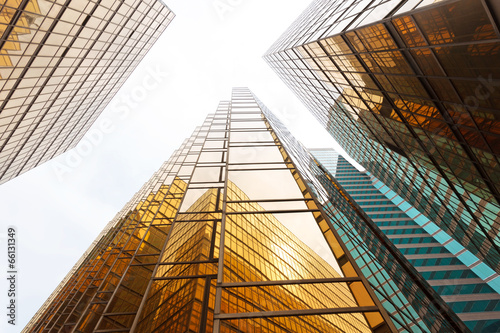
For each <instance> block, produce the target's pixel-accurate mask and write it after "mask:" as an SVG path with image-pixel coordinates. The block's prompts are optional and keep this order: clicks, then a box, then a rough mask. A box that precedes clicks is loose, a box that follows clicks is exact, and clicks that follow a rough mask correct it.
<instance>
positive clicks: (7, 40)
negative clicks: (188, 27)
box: [0, 0, 174, 183]
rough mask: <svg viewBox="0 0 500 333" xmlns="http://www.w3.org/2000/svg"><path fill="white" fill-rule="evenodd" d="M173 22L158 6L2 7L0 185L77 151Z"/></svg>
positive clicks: (11, 0)
mask: <svg viewBox="0 0 500 333" xmlns="http://www.w3.org/2000/svg"><path fill="white" fill-rule="evenodd" d="M173 17H174V15H173V13H172V12H171V11H170V10H169V9H168V8H167V7H166V6H165V5H164V4H163V3H162V2H161V1H158V0H126V1H118V0H116V1H115V0H113V1H106V2H93V1H88V0H79V1H69V0H68V1H48V0H1V1H0V35H1V38H0V183H3V182H6V181H8V180H9V179H12V178H14V177H16V176H17V175H19V174H21V173H23V172H26V171H28V170H30V169H32V168H33V167H35V166H37V165H39V164H41V163H43V162H45V161H47V160H49V159H51V158H53V157H54V156H57V155H59V154H61V153H63V152H65V151H67V150H68V149H71V148H73V147H74V146H75V145H76V144H77V143H78V141H79V140H80V139H81V138H82V137H83V135H84V134H85V133H86V131H87V130H88V129H89V128H90V126H91V125H92V124H93V122H94V121H95V120H96V119H97V117H98V116H99V114H100V113H101V112H102V111H103V109H104V108H105V107H106V105H107V104H108V103H109V101H110V100H111V99H112V98H113V96H114V95H115V94H116V92H117V91H118V89H119V88H120V87H121V86H122V84H123V83H124V82H125V80H126V79H127V78H128V76H129V75H130V74H131V73H132V71H133V70H134V69H135V67H137V65H138V64H139V62H140V61H141V59H142V58H143V57H144V56H145V54H146V53H147V52H148V50H149V49H150V48H151V47H152V45H153V44H154V43H155V41H156V40H157V39H158V38H159V36H160V35H161V34H162V32H163V31H164V30H165V28H166V27H167V26H168V24H169V23H170V21H171V20H172V19H173Z"/></svg>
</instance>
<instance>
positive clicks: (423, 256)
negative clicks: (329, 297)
mask: <svg viewBox="0 0 500 333" xmlns="http://www.w3.org/2000/svg"><path fill="white" fill-rule="evenodd" d="M310 152H311V153H312V154H313V156H314V158H315V159H316V160H317V161H318V162H320V163H321V165H322V166H323V167H324V168H326V169H327V170H328V172H330V174H331V175H332V176H334V177H335V179H336V180H337V181H338V183H339V184H340V185H342V187H343V188H344V190H346V191H347V192H348V193H349V195H350V196H351V197H352V198H353V199H354V200H355V201H356V203H357V204H359V206H360V207H361V208H362V209H363V211H364V212H365V213H366V214H367V215H368V216H369V217H370V218H371V219H372V220H373V221H374V222H375V223H376V224H377V226H378V227H379V228H380V230H381V231H382V232H383V233H384V234H385V235H386V236H387V238H389V239H390V240H391V242H392V243H393V244H394V245H395V246H396V247H397V248H398V250H400V251H401V253H402V254H404V256H405V258H406V259H408V261H409V262H410V263H411V264H412V265H413V266H414V267H415V268H416V269H417V271H418V272H419V273H420V274H421V275H422V277H423V278H425V279H426V280H427V282H428V283H429V284H430V285H431V286H432V288H433V289H434V290H435V291H436V292H437V293H438V294H439V295H440V296H441V298H442V299H443V300H444V301H446V303H448V305H449V306H450V307H451V309H452V310H453V311H455V312H456V313H457V315H458V316H459V317H460V319H462V321H463V322H464V323H465V324H466V325H467V326H468V327H469V329H470V330H471V331H473V332H498V331H500V312H499V311H498V310H499V309H500V277H499V276H498V274H497V273H496V272H495V271H493V270H492V269H491V268H489V267H488V266H487V265H486V264H484V263H483V262H481V260H479V259H478V258H477V257H476V256H474V255H473V254H472V253H470V252H469V251H467V250H466V249H465V248H464V247H463V246H461V245H460V244H459V243H458V242H457V241H456V240H454V239H453V238H451V237H450V236H448V235H447V234H446V233H445V232H444V231H443V230H441V229H440V228H439V227H438V226H437V225H436V224H435V223H433V222H432V221H429V219H427V218H426V217H425V216H424V215H422V214H421V213H420V212H419V211H417V210H416V209H415V208H414V207H412V206H411V205H410V204H408V202H406V201H405V200H403V199H402V198H401V197H400V196H398V195H397V194H395V193H394V191H392V190H390V189H389V188H388V187H387V186H386V185H385V184H383V183H382V182H381V181H380V180H378V179H377V178H375V177H374V176H373V175H371V174H370V173H369V172H366V171H359V170H357V169H356V168H355V167H354V166H353V165H352V164H350V163H349V162H348V161H346V160H345V159H344V158H343V157H342V155H339V154H338V153H337V152H335V151H334V150H333V149H310Z"/></svg>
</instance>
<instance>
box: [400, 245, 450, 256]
mask: <svg viewBox="0 0 500 333" xmlns="http://www.w3.org/2000/svg"><path fill="white" fill-rule="evenodd" d="M399 251H401V253H403V254H404V255H411V254H437V253H449V251H448V250H447V249H446V248H445V247H444V246H431V247H409V248H405V249H399Z"/></svg>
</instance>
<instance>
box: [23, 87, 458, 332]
mask: <svg viewBox="0 0 500 333" xmlns="http://www.w3.org/2000/svg"><path fill="white" fill-rule="evenodd" d="M294 142H295V143H294ZM302 154H303V148H302V146H300V144H299V143H298V142H296V141H294V139H293V137H291V136H290V135H289V134H287V133H286V129H285V128H284V127H283V126H282V125H281V124H280V123H279V121H278V120H277V119H276V118H275V117H274V116H273V115H272V114H271V113H270V111H269V110H267V109H266V108H265V107H264V106H263V105H262V104H261V103H260V102H259V101H258V100H257V99H256V98H255V97H254V96H253V94H252V93H251V92H250V91H249V90H248V89H246V88H235V89H234V90H233V95H232V98H231V100H230V101H225V102H221V103H220V104H219V107H218V109H217V111H216V113H215V114H212V115H209V116H208V117H207V119H206V120H205V122H204V124H203V125H202V126H201V127H198V128H197V129H196V130H195V132H194V133H193V135H192V136H191V137H190V138H189V139H187V140H186V141H185V142H184V143H183V145H182V146H181V147H180V148H179V149H178V150H177V151H176V152H175V153H174V154H173V155H172V157H171V158H170V159H169V160H168V161H167V162H165V163H164V165H163V166H162V167H161V168H160V170H159V171H158V172H156V173H155V174H154V175H153V177H152V178H151V179H150V181H149V182H147V183H146V184H145V185H144V186H143V188H142V189H141V190H140V191H139V192H138V193H137V194H136V195H135V196H134V198H133V199H132V200H131V201H130V202H129V203H128V204H127V205H126V206H125V207H124V208H123V210H122V211H121V212H120V213H119V214H118V215H117V216H116V217H115V219H114V220H112V221H111V222H110V223H109V224H108V226H107V227H106V228H105V230H104V231H103V232H102V233H101V235H100V236H99V237H98V238H97V240H96V242H95V243H94V244H93V245H92V246H91V247H90V249H89V251H88V252H87V253H86V254H85V255H84V256H83V257H82V259H81V260H80V261H79V262H78V263H77V264H76V265H75V267H74V269H73V270H72V271H71V272H70V273H69V274H68V275H67V277H66V278H65V279H64V281H63V282H62V283H61V284H60V287H59V288H57V290H56V291H54V293H53V294H52V295H51V297H50V298H49V300H47V302H46V303H45V304H44V305H43V306H42V308H41V309H40V310H39V311H38V313H37V314H36V315H35V316H34V317H33V319H32V320H31V321H30V323H29V324H28V325H27V327H26V328H25V329H24V331H23V332H103V333H104V332H136V333H139V332H141V333H143V332H200V333H204V332H304V333H306V332H307V333H309V332H318V333H319V332H379V333H380V332H402V331H404V332H429V331H431V332H442V331H443V329H445V330H446V329H449V330H450V331H451V330H453V331H456V332H462V331H463V332H466V331H467V330H466V329H465V328H464V326H463V323H461V322H460V320H459V319H458V318H455V317H453V313H448V309H447V308H446V305H445V304H444V302H442V301H441V300H440V299H439V298H436V296H435V295H433V294H432V293H431V294H429V293H427V292H426V291H422V290H420V289H418V288H420V287H423V288H425V289H427V288H428V289H430V288H429V287H428V286H425V285H423V284H422V282H421V281H419V280H417V279H415V277H416V275H415V271H412V270H411V267H410V268H408V267H407V266H405V265H404V262H401V261H400V258H393V257H392V256H391V255H390V254H389V253H386V252H385V251H387V248H386V247H385V245H384V244H379V246H378V247H377V248H378V251H379V253H381V254H384V258H385V260H389V262H390V263H391V269H396V270H397V271H398V273H397V274H395V275H398V276H399V277H400V279H399V282H395V281H392V278H391V277H390V275H387V273H385V276H384V277H383V278H381V279H380V278H379V279H378V280H373V281H368V280H367V279H366V278H365V273H363V272H362V271H361V269H360V268H359V267H358V266H357V264H356V262H355V261H354V259H353V257H352V256H351V253H350V250H348V248H347V247H346V246H345V244H344V243H343V242H342V240H341V237H340V236H339V234H338V233H337V229H338V227H337V226H334V224H340V225H347V224H346V223H345V221H343V220H342V218H339V219H336V217H335V214H337V213H339V212H338V211H336V209H337V208H338V209H340V210H342V211H344V212H346V213H347V210H348V209H351V210H350V212H352V213H353V214H356V213H355V212H354V210H352V209H353V206H352V205H351V204H350V203H348V201H347V199H346V197H343V196H344V194H341V193H340V192H338V193H337V194H338V196H339V198H338V200H343V201H344V202H343V203H342V204H341V203H340V201H338V200H336V202H337V201H338V204H337V203H335V207H336V208H331V207H330V208H328V212H327V211H325V210H324V206H323V204H322V202H328V200H329V199H328V196H329V195H330V194H329V193H328V191H327V190H326V189H325V188H323V187H322V186H321V185H320V183H319V182H318V181H317V180H316V181H315V180H314V176H313V175H312V173H311V172H314V171H313V170H311V169H308V168H309V164H307V163H304V164H302V163H303V162H304V161H305V160H301V159H300V156H301V155H302ZM303 157H304V158H305V157H306V156H303ZM296 163H299V164H296ZM298 165H300V166H299V167H298ZM330 186H333V183H330ZM342 198H343V199H342ZM342 205H345V207H346V208H345V209H344V208H343V207H344V206H342ZM348 207H350V208H348ZM332 214H333V215H332ZM358 218H359V216H358ZM351 221H353V222H354V218H351ZM366 232H370V231H366ZM297 234H299V235H300V236H301V239H299V238H298V237H297V236H296V235H297ZM308 235H309V236H310V237H311V238H308ZM372 236H373V235H372ZM367 239H368V238H367ZM368 240H369V239H368ZM312 248H314V251H313V250H312ZM374 259H375V257H374ZM375 260H378V259H375ZM401 263H402V264H403V265H401ZM371 265H374V266H373V267H379V265H380V263H379V262H378V261H374V262H373V263H371ZM334 267H335V268H334ZM367 269H368V271H372V266H370V267H368V268H367ZM377 269H379V268H377ZM400 287H401V288H403V289H404V292H402V291H401V289H399V288H400ZM391 288H392V289H391ZM389 289H390V290H391V292H390V293H387V292H386V290H389ZM394 293H397V299H396V298H394V299H393V297H394ZM403 294H404V295H408V296H410V298H408V297H406V296H404V295H403ZM381 299H382V300H384V303H385V305H384V306H383V305H382V303H381V301H380V300H381ZM414 305H415V306H417V307H414ZM442 305H443V306H444V307H442V308H440V307H441V306H442ZM389 312H390V313H389ZM419 313H420V314H429V319H425V318H420V317H419Z"/></svg>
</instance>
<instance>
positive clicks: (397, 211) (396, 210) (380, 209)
mask: <svg viewBox="0 0 500 333" xmlns="http://www.w3.org/2000/svg"><path fill="white" fill-rule="evenodd" d="M363 210H364V211H365V213H367V214H368V215H371V214H370V213H369V212H384V211H385V212H387V211H392V212H394V214H401V213H403V211H402V210H401V209H399V208H397V207H395V206H392V207H366V208H363ZM405 216H406V215H405Z"/></svg>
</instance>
